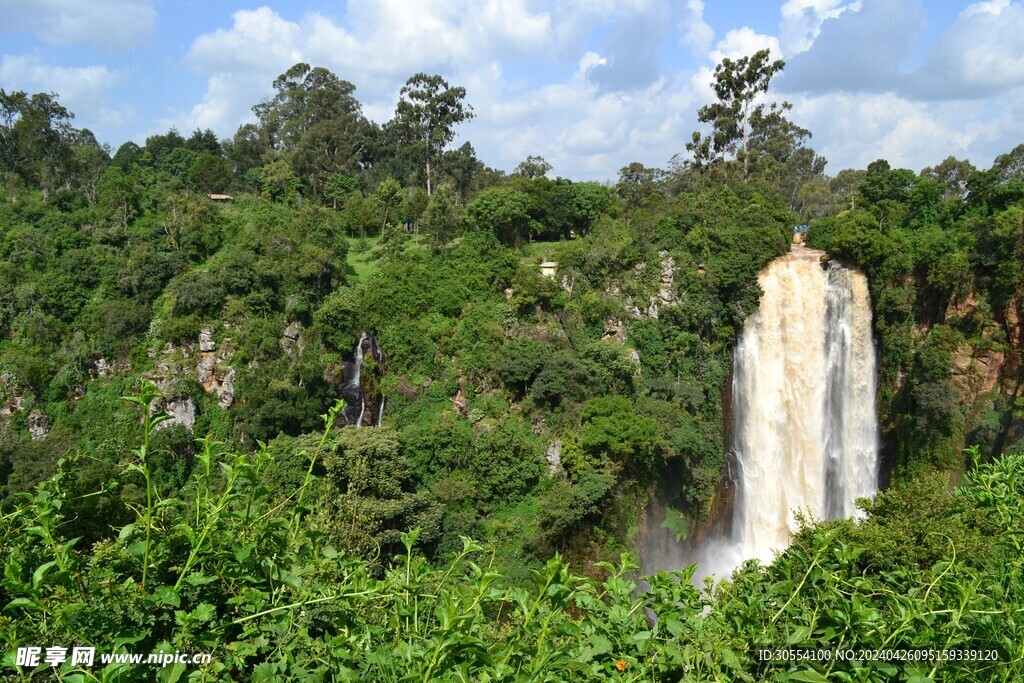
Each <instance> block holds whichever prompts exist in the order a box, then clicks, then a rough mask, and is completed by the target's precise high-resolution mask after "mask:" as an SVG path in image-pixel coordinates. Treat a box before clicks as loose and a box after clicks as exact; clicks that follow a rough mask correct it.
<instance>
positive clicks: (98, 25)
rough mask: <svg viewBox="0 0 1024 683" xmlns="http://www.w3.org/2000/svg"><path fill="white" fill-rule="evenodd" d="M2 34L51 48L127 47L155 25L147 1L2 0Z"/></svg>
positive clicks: (151, 8) (148, 0) (154, 17)
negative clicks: (32, 38) (29, 35)
mask: <svg viewBox="0 0 1024 683" xmlns="http://www.w3.org/2000/svg"><path fill="white" fill-rule="evenodd" d="M2 4H3V15H4V24H5V28H4V29H2V30H3V31H4V32H22V31H23V32H26V33H32V34H34V35H36V36H37V37H38V38H40V39H41V40H43V41H45V42H47V43H50V44H53V45H92V46H95V47H101V48H106V49H116V48H124V47H130V46H133V45H138V44H140V43H142V42H143V41H144V40H146V38H148V36H149V34H150V32H151V31H152V29H153V26H154V25H155V24H156V19H157V14H156V10H154V9H153V7H152V6H151V2H150V0H90V1H89V2H81V1H80V0H5V1H4V2H3V3H2Z"/></svg>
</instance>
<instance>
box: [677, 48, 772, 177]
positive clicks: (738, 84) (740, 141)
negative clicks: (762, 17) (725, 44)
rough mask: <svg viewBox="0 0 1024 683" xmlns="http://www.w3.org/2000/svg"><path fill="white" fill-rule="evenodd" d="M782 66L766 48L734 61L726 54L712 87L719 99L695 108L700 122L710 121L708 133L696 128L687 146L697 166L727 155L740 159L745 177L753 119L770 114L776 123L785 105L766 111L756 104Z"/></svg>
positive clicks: (764, 117) (756, 120)
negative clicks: (771, 57)
mask: <svg viewBox="0 0 1024 683" xmlns="http://www.w3.org/2000/svg"><path fill="white" fill-rule="evenodd" d="M784 66H785V62H783V61H782V60H781V59H777V60H775V61H770V55H769V52H768V50H760V51H758V52H756V53H754V54H753V55H752V56H749V57H741V58H739V59H737V60H732V59H729V58H728V57H726V58H725V59H723V60H722V62H721V64H719V65H718V66H717V67H715V82H714V84H713V86H712V87H713V88H714V91H715V95H716V96H717V97H718V101H717V102H713V103H711V104H708V105H705V106H703V107H701V108H700V109H699V110H698V111H697V118H698V120H699V121H700V122H701V123H710V124H711V134H710V135H707V136H704V135H701V134H700V132H696V131H695V132H694V133H693V140H692V142H689V143H687V145H686V149H688V150H689V151H690V152H692V153H693V156H694V162H695V163H696V164H697V165H698V166H706V165H710V164H712V163H714V162H716V161H721V160H723V159H725V158H727V157H729V158H732V159H735V160H736V161H738V162H740V164H741V165H742V168H743V177H744V178H746V177H747V175H748V174H749V170H750V144H751V137H752V135H753V130H754V124H755V122H762V123H764V122H767V121H768V120H769V117H771V120H772V121H774V122H778V120H779V118H781V110H782V109H783V108H784V107H785V106H786V105H782V106H780V105H776V104H772V105H771V106H770V107H769V109H767V110H766V109H765V105H764V104H763V103H758V98H759V97H760V96H761V95H763V94H764V93H766V92H767V91H768V84H769V83H770V82H771V79H772V76H774V75H775V74H776V73H778V72H779V71H781V70H782V68H783V67H784Z"/></svg>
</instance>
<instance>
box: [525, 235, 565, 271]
mask: <svg viewBox="0 0 1024 683" xmlns="http://www.w3.org/2000/svg"><path fill="white" fill-rule="evenodd" d="M564 244H566V241H565V240H558V241H555V242H529V243H527V244H524V245H523V246H522V247H521V248H520V250H519V253H520V256H519V262H520V263H522V264H524V265H526V264H531V263H533V264H539V263H540V262H541V261H558V255H559V253H561V250H562V246H563V245H564Z"/></svg>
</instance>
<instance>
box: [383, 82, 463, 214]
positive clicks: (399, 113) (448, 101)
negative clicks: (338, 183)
mask: <svg viewBox="0 0 1024 683" xmlns="http://www.w3.org/2000/svg"><path fill="white" fill-rule="evenodd" d="M465 98H466V89H465V88H462V87H452V86H450V85H449V84H448V81H446V80H444V79H443V78H441V76H438V75H436V74H435V75H433V76H428V75H427V74H425V73H418V74H416V75H415V76H413V77H411V78H410V79H409V80H408V81H406V83H405V85H404V86H402V90H401V92H400V94H399V100H398V105H397V106H396V108H395V116H394V118H393V119H392V120H391V123H390V124H389V126H391V128H392V129H393V131H394V132H395V133H397V136H398V139H399V141H400V144H402V145H403V146H405V148H406V149H407V150H408V151H409V152H411V153H412V154H413V155H415V156H416V157H417V158H419V159H421V160H422V164H423V169H424V175H425V177H426V187H427V194H428V195H430V194H432V193H433V188H434V172H435V170H436V169H435V167H436V162H437V160H438V159H439V157H440V156H441V155H442V153H443V152H444V148H445V147H446V146H447V145H448V144H449V143H450V142H451V141H452V140H454V139H455V126H457V125H458V124H460V123H462V122H463V121H468V120H469V119H471V118H473V107H471V106H470V105H468V104H465V103H464V102H463V100H465Z"/></svg>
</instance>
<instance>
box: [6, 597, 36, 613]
mask: <svg viewBox="0 0 1024 683" xmlns="http://www.w3.org/2000/svg"><path fill="white" fill-rule="evenodd" d="M9 609H42V607H40V606H39V605H38V604H36V602H35V601H34V600H32V599H31V598H14V599H13V600H11V601H10V602H9V603H7V605H5V606H4V611H5V612H6V611H7V610H9Z"/></svg>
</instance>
